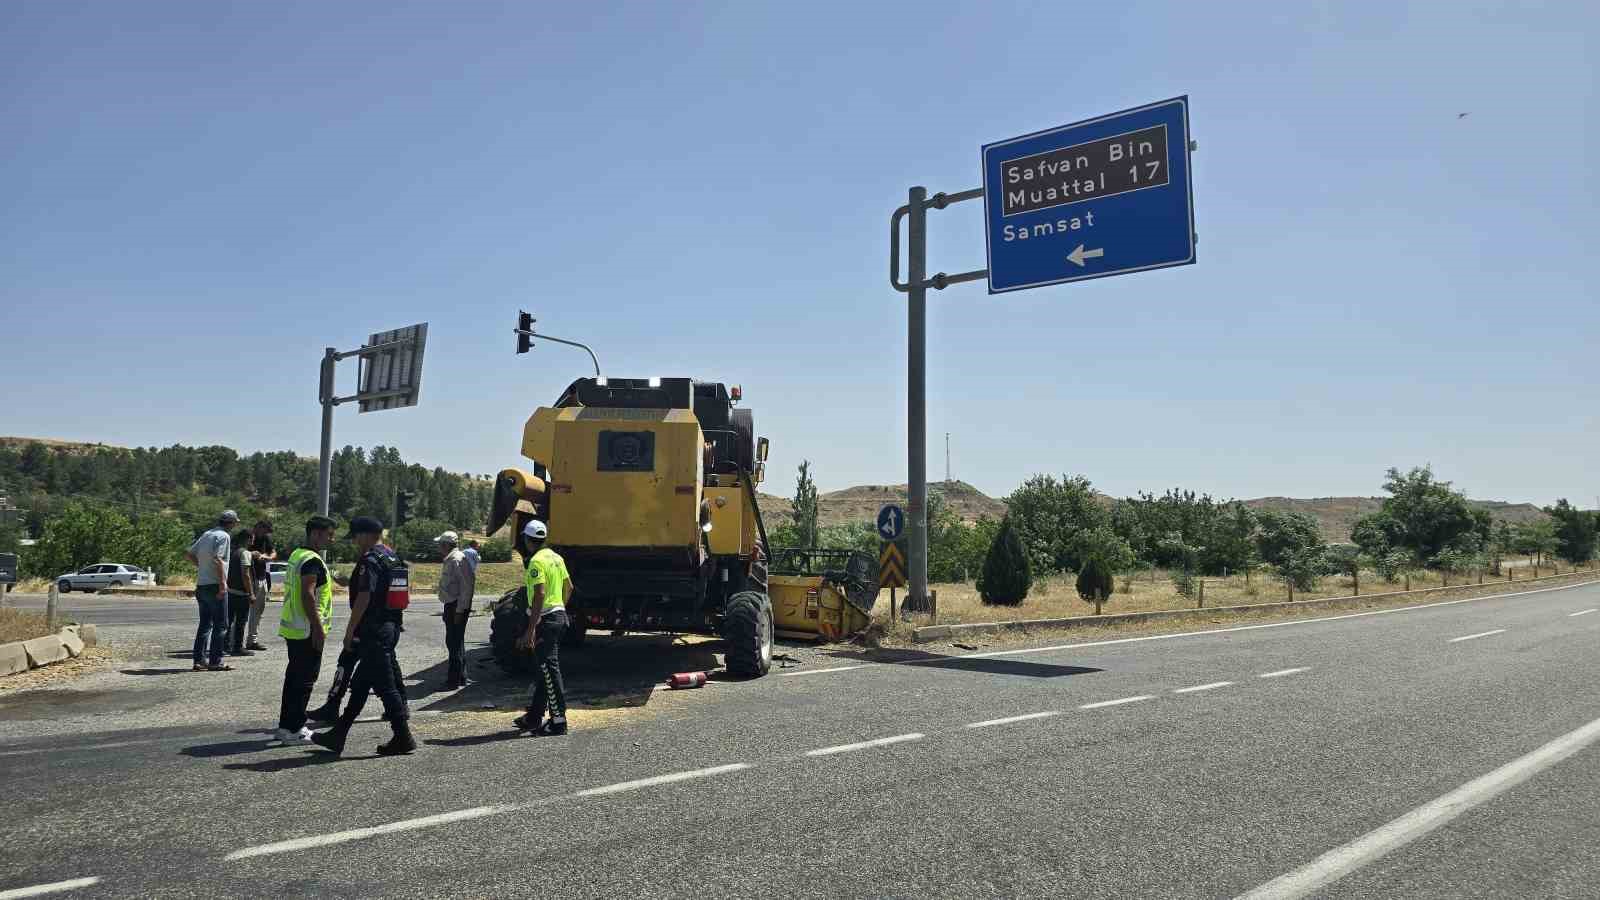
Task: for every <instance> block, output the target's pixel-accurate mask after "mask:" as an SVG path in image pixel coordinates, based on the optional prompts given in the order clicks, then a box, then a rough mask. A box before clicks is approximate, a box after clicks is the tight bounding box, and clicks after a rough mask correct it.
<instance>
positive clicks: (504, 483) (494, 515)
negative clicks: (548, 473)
mask: <svg viewBox="0 0 1600 900" xmlns="http://www.w3.org/2000/svg"><path fill="white" fill-rule="evenodd" d="M544 496H545V483H544V479H543V478H540V477H538V476H536V475H534V474H533V473H532V472H526V471H524V470H522V469H502V470H501V471H500V474H499V475H496V476H495V479H494V502H493V503H492V504H490V506H489V529H488V530H487V531H485V532H484V533H485V534H494V533H495V532H496V531H499V530H500V527H501V526H502V525H504V524H506V521H507V520H508V519H510V518H511V514H512V513H514V512H516V511H517V501H519V500H526V501H528V502H529V503H532V504H535V505H537V504H538V503H539V501H541V500H543V499H544ZM513 537H514V536H513Z"/></svg>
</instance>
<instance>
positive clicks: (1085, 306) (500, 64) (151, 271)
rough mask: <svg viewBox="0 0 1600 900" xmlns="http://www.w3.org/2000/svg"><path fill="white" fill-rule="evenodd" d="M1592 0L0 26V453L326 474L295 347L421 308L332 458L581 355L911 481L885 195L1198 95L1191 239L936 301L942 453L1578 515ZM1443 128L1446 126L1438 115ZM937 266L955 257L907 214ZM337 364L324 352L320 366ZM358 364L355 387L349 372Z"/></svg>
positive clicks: (779, 455) (449, 432)
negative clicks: (1453, 496) (1121, 261)
mask: <svg viewBox="0 0 1600 900" xmlns="http://www.w3.org/2000/svg"><path fill="white" fill-rule="evenodd" d="M1597 18H1600V7H1597V6H1595V5H1594V4H1582V3H1576V2H1574V3H1551V4H1523V3H1508V4H1503V5H1501V4H1482V3H1453V4H1442V3H1432V2H1427V3H1410V4H1408V3H1397V2H1390V0H1386V2H1379V3H1353V2H1352V3H1342V2H1339V3H1335V2H1325V3H1319V4H1295V3H1268V2H1259V3H1236V4H1220V5H1219V4H1195V3H1139V2H1132V3H1120V4H1061V3H1033V4H1009V3H980V4H973V3H959V4H936V3H908V4H904V5H891V4H878V3H861V2H852V3H841V4H832V3H804V4H802V3H786V4H771V3H742V2H741V3H726V4H688V3H632V4H621V5H617V4H605V3H592V4H555V3H541V4H535V3H513V4H504V5H498V4H489V3H470V4H459V3H449V4H447V3H432V4H388V3H384V4H378V3H356V4H327V3H202V2H192V3H181V4H173V3H138V4H133V3H109V2H108V3H98V4H83V3H74V2H62V0H48V2H8V3H5V4H3V5H0V121H3V122H4V139H3V140H0V304H3V308H4V310H5V317H4V322H5V325H4V336H3V349H4V357H3V360H0V380H3V384H4V385H5V388H6V389H5V391H4V397H5V400H4V403H3V411H0V433H7V434H22V435H35V436H50V437H59V438H70V439H88V440H102V441H106V442H109V443H120V444H134V445H150V444H157V445H162V444H169V443H174V442H182V443H186V444H204V443H222V444H228V445H232V446H236V447H239V448H242V449H246V450H255V449H274V448H292V449H295V450H298V451H300V452H303V453H307V454H314V453H315V451H316V445H317V433H318V421H319V420H318V411H317V407H316V405H315V390H316V367H317V360H318V359H319V357H320V355H321V351H322V348H323V347H324V346H327V345H330V344H331V345H337V346H339V347H341V348H347V347H351V346H355V345H357V344H359V343H360V341H361V339H362V338H363V337H364V336H365V335H366V334H367V332H369V331H371V330H375V329H379V328H390V327H398V326H401V325H406V324H410V323H413V322H418V321H427V322H429V323H430V346H429V350H428V360H427V364H426V369H425V374H424V384H423V394H422V405H421V406H420V407H418V408H416V409H412V410H405V411H399V412H386V413H381V414H373V415H364V416H358V415H357V414H356V413H355V411H354V410H353V409H352V408H349V407H343V408H341V409H340V410H339V414H338V416H337V421H336V425H335V441H336V443H337V444H340V445H342V444H346V443H355V444H363V445H368V446H370V445H373V444H378V443H384V444H392V445H396V446H398V447H399V448H400V449H401V450H402V452H403V453H404V454H405V455H406V457H407V458H415V459H418V460H421V461H423V462H424V463H426V464H429V465H436V464H437V465H444V466H447V467H449V468H452V469H456V470H461V471H470V472H487V471H494V470H497V469H499V468H500V467H502V466H504V465H508V464H513V463H516V462H518V456H517V446H518V442H519V435H520V429H521V424H522V422H523V420H524V419H525V417H526V416H527V414H528V413H529V412H530V411H531V410H532V408H533V407H535V406H537V405H539V404H541V403H547V402H549V401H551V400H552V399H553V398H554V396H555V394H556V393H557V392H558V391H559V390H560V388H561V387H563V386H564V385H565V384H566V383H567V382H569V381H570V380H571V379H572V378H574V377H577V376H580V375H582V374H584V372H585V368H586V366H587V359H586V358H585V357H583V356H582V354H580V353H578V352H577V351H572V350H568V349H564V348H560V347H554V346H542V347H540V348H538V349H537V350H536V351H535V352H534V353H532V354H530V355H527V356H516V355H514V354H513V352H512V349H513V338H512V336H511V334H510V328H511V327H512V324H513V322H514V319H515V315H516V311H517V309H518V307H525V308H527V309H529V310H531V311H533V312H534V313H535V314H536V315H537V316H538V317H539V321H540V326H541V327H542V328H544V329H546V330H549V331H550V332H551V333H552V334H557V335H565V336H572V337H576V338H579V339H584V340H588V341H591V342H593V343H594V344H595V345H596V346H597V349H598V350H599V352H600V356H601V362H602V364H603V365H604V367H605V368H606V369H607V370H608V373H609V374H613V375H619V376H621V375H638V376H644V375H657V374H659V375H692V376H696V377H701V378H708V379H719V380H726V381H729V382H738V383H742V384H743V386H744V388H745V396H746V401H747V403H748V405H750V406H752V407H753V408H754V409H755V410H756V423H757V427H758V430H759V431H761V432H763V433H765V434H767V435H769V436H770V437H771V438H772V440H773V445H774V449H773V457H772V475H773V477H772V480H771V482H770V483H769V488H771V489H773V490H775V491H776V492H778V493H787V492H788V490H789V489H790V486H791V484H792V472H793V467H794V466H795V465H796V464H798V463H799V461H800V460H801V459H802V458H806V459H810V460H812V461H813V463H814V465H815V468H816V472H817V477H818V480H819V483H820V485H821V486H822V487H823V488H824V489H832V488H838V487H843V486H846V485H849V484H854V483H862V482H876V483H883V482H899V481H904V479H905V389H904V383H903V378H904V365H905V315H904V306H903V302H902V296H901V295H900V294H897V293H895V292H894V291H892V290H891V289H890V288H889V287H888V285H887V283H886V268H887V264H886V254H887V246H886V245H887V230H888V229H887V227H886V226H887V222H888V217H889V214H890V212H891V211H892V210H893V209H894V208H895V207H896V206H898V205H900V204H901V203H903V202H905V191H906V188H907V187H908V186H910V185H913V184H923V185H926V186H928V187H929V189H930V190H935V191H937V190H948V191H956V190H962V189H965V188H969V187H973V186H976V185H977V184H978V182H979V179H980V172H979V165H978V162H979V155H978V148H979V146H980V145H981V144H983V143H985V142H989V141H995V140H1000V139H1003V138H1007V137H1011V136H1014V135H1018V134H1022V133H1025V132H1029V131H1034V130H1038V129H1042V128H1048V127H1052V126H1055V125H1059V124H1063V123H1066V122H1071V121H1076V120H1078V119H1083V118H1088V117H1091V116H1094V115H1098V114H1101V113H1105V112H1110V111H1113V110H1117V109H1121V108H1124V107H1129V106H1134V105H1138V104H1142V103H1146V102H1149V101H1152V100H1157V99H1163V98H1167V97H1171V96H1174V95H1178V94H1188V95H1189V96H1190V98H1191V104H1192V106H1191V121H1192V125H1193V130H1194V136H1195V138H1196V139H1197V140H1198V141H1199V145H1200V149H1199V151H1198V152H1197V153H1196V154H1195V157H1194V170H1195V179H1196V183H1195V189H1194V194H1195V201H1196V206H1197V213H1196V219H1197V230H1198V232H1199V234H1200V244H1199V263H1198V265H1194V266H1188V267H1182V268H1176V269H1169V270H1165V271H1160V272H1152V273H1142V274H1136V275H1129V276H1126V277H1121V278H1110V279H1102V280H1098V281H1092V282H1086V283H1080V284H1076V285H1064V286H1060V287H1054V288H1045V289H1041V290H1036V291H1028V292H1021V293H1015V294H1007V295H1002V296H997V297H990V296H989V295H988V294H987V293H986V292H985V291H984V289H983V287H982V285H981V284H973V285H963V286H959V287H956V288H952V289H950V290H947V291H945V292H944V293H943V294H938V293H935V294H933V295H931V298H930V300H931V302H930V309H931V314H930V332H929V334H930V338H929V341H930V343H929V354H930V380H929V386H928V388H929V398H930V399H929V416H930V419H929V436H930V440H929V445H930V446H929V471H930V474H932V475H934V476H935V477H942V475H943V470H944V459H943V455H944V454H943V450H944V448H943V436H944V433H945V432H946V431H949V432H951V433H952V439H951V443H952V450H953V456H954V466H955V474H956V476H957V477H959V478H963V479H965V480H967V481H970V482H972V483H974V484H976V485H977V486H978V487H980V488H982V489H984V490H986V491H988V492H990V493H993V494H1003V493H1005V492H1006V491H1008V490H1010V489H1011V488H1012V487H1014V486H1015V485H1016V484H1017V483H1018V482H1019V481H1021V480H1022V479H1023V478H1025V477H1026V476H1028V475H1029V474H1030V473H1033V472H1039V471H1051V472H1071V473H1083V474H1085V475H1087V476H1089V477H1090V478H1091V479H1092V480H1093V481H1094V482H1095V483H1096V485H1097V486H1098V487H1100V488H1101V489H1103V490H1106V491H1108V492H1111V493H1113V494H1119V495H1120V494H1127V493H1131V492H1133V491H1136V490H1139V489H1142V488H1148V489H1151V490H1156V491H1159V490H1161V489H1162V488H1164V487H1167V486H1171V485H1182V486H1186V487H1191V488H1194V489H1197V490H1204V491H1210V492H1212V493H1213V494H1217V495H1221V496H1238V497H1253V496H1258V495H1264V494H1285V495H1298V496H1322V495H1337V494H1372V493H1376V492H1378V490H1379V488H1380V485H1381V481H1382V473H1383V470H1384V468H1386V467H1387V466H1390V465H1398V466H1409V465H1414V464H1422V463H1428V462H1431V463H1432V464H1433V465H1434V467H1435V469H1436V471H1437V472H1438V473H1439V475H1440V476H1441V477H1443V478H1447V479H1453V480H1454V481H1455V482H1456V483H1457V484H1458V485H1459V486H1460V487H1462V488H1464V489H1465V490H1467V491H1468V492H1469V493H1470V494H1472V495H1474V496H1479V497H1496V498H1506V499H1512V500H1532V501H1537V502H1550V501H1552V500H1553V499H1554V498H1555V497H1557V496H1562V495H1565V496H1570V497H1572V498H1573V499H1574V500H1580V499H1581V500H1583V501H1584V502H1585V504H1586V505H1587V504H1588V503H1592V502H1593V498H1594V496H1595V495H1596V494H1600V474H1597V472H1596V469H1595V466H1594V459H1595V455H1594V454H1595V448H1596V447H1597V446H1600V414H1597V412H1596V410H1597V405H1596V402H1595V401H1596V385H1597V380H1600V379H1597V376H1596V372H1597V368H1596V367H1597V363H1600V353H1596V349H1595V348H1596V347H1597V346H1600V303H1597V302H1596V301H1597V297H1596V289H1595V287H1594V285H1595V283H1596V280H1595V277H1594V274H1593V268H1592V265H1593V264H1592V262H1591V251H1590V248H1589V245H1590V243H1591V242H1592V241H1593V239H1594V235H1595V233H1596V231H1597V226H1600V221H1597V197H1600V190H1597V188H1600V185H1597V183H1596V178H1595V174H1594V164H1593V162H1592V160H1593V159H1594V158H1595V156H1596V153H1597V151H1600V142H1597V140H1596V131H1597V127H1600V126H1597V124H1596V123H1597V121H1600V118H1597V116H1596V112H1597V110H1596V108H1595V90H1596V83H1597V81H1600V79H1597V78H1596V72H1595V67H1594V64H1593V55H1594V52H1595V49H1596V35H1597V30H1600V29H1597V27H1596V26H1597ZM1460 112H1470V115H1469V116H1467V117H1466V118H1464V119H1458V118H1457V113H1460ZM934 216H935V221H934V223H933V224H932V226H931V232H930V248H931V259H930V264H931V266H932V268H933V270H938V269H944V270H947V271H951V272H955V271H961V270H964V269H971V268H980V267H982V265H983V237H982V230H981V210H980V209H979V208H978V204H965V205H963V206H961V207H955V208H952V209H950V210H947V211H945V212H942V213H935V214H934ZM347 365H348V364H347ZM353 377H354V372H353V366H350V371H348V372H347V373H346V374H345V375H344V378H345V384H346V385H349V384H350V383H351V382H352V380H353Z"/></svg>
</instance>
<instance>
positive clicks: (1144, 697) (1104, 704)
mask: <svg viewBox="0 0 1600 900" xmlns="http://www.w3.org/2000/svg"><path fill="white" fill-rule="evenodd" d="M1153 699H1155V698H1154V697H1152V696H1151V695H1150V694H1140V695H1139V696H1137V697H1123V698H1122V699H1120V700H1101V701H1100V702H1099V703H1085V704H1083V705H1082V706H1080V707H1078V708H1079V709H1101V708H1103V707H1107V706H1121V705H1122V704H1124V703H1138V702H1139V701H1140V700H1153Z"/></svg>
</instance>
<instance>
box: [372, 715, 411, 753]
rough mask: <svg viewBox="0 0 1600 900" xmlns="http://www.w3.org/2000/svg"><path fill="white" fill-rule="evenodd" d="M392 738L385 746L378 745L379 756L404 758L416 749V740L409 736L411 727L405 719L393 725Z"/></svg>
mask: <svg viewBox="0 0 1600 900" xmlns="http://www.w3.org/2000/svg"><path fill="white" fill-rule="evenodd" d="M393 728H394V737H392V738H390V739H389V743H387V744H379V745H378V755H379V756H404V755H406V754H407V753H411V752H413V751H414V750H416V749H417V740H416V738H414V737H412V736H411V725H410V723H409V722H407V721H406V720H405V719H401V720H400V721H398V722H395V723H393Z"/></svg>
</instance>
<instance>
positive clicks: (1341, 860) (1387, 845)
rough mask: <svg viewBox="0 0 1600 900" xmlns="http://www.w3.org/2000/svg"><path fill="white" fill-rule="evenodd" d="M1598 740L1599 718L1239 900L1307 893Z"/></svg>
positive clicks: (1280, 898) (1279, 898)
mask: <svg viewBox="0 0 1600 900" xmlns="http://www.w3.org/2000/svg"><path fill="white" fill-rule="evenodd" d="M1596 739H1600V719H1596V720H1595V721H1593V722H1590V723H1589V724H1587V725H1585V726H1583V727H1582V728H1579V729H1577V730H1576V731H1569V732H1567V733H1566V734H1564V735H1562V736H1561V737H1558V738H1556V739H1555V740H1553V741H1551V742H1550V743H1548V744H1545V745H1544V746H1543V747H1540V748H1539V749H1537V750H1535V751H1533V752H1532V753H1529V754H1528V755H1526V756H1523V757H1519V758H1517V759H1514V760H1512V761H1511V762H1509V763H1506V764H1505V765H1503V766H1501V767H1500V768H1498V769H1495V770H1494V771H1493V772H1490V773H1489V774H1487V775H1484V776H1483V777H1481V778H1477V779H1475V780H1473V781H1469V782H1467V783H1466V784H1464V785H1462V786H1461V787H1458V788H1456V789H1455V790H1453V791H1451V792H1450V793H1448V794H1445V795H1444V796H1443V797H1440V798H1439V799H1437V800H1434V801H1432V802H1430V803H1427V804H1424V805H1422V806H1419V807H1417V808H1416V809H1413V810H1412V811H1411V812H1408V813H1406V814H1405V815H1403V816H1401V817H1400V818H1398V819H1395V820H1394V821H1392V822H1390V823H1388V824H1387V825H1383V826H1381V827H1379V828H1377V829H1375V830H1373V831H1369V832H1367V833H1366V834H1364V835H1362V836H1361V837H1358V838H1356V839H1355V840H1353V841H1351V842H1350V843H1348V844H1345V845H1344V846H1342V847H1335V848H1334V849H1332V850H1329V851H1328V852H1327V853H1324V854H1322V855H1321V856H1319V857H1317V858H1316V859H1314V860H1312V861H1311V862H1309V863H1306V864H1305V865H1303V866H1301V867H1300V868H1298V869H1295V870H1294V871H1292V872H1288V873H1286V874H1284V875H1280V876H1278V877H1277V878H1274V879H1273V880H1271V881H1269V882H1267V883H1266V884H1263V885H1261V886H1260V887H1258V888H1256V889H1255V890H1252V891H1250V892H1249V893H1247V894H1241V895H1240V896H1239V898H1237V900H1291V898H1297V897H1304V896H1306V895H1308V894H1311V893H1313V892H1314V891H1317V890H1318V889H1320V888H1322V887H1324V886H1326V885H1329V884H1332V883H1333V882H1335V881H1338V880H1339V879H1341V878H1343V877H1344V876H1346V875H1349V874H1350V873H1351V872H1354V871H1357V870H1358V869H1361V868H1362V867H1363V866H1366V865H1367V864H1368V863H1370V862H1372V861H1374V860H1376V859H1378V858H1379V857H1381V856H1383V855H1384V854H1387V853H1389V852H1391V851H1393V850H1396V849H1398V848H1400V847H1403V846H1405V845H1406V844H1408V843H1410V842H1412V841H1414V840H1416V839H1417V838H1419V837H1422V836H1423V835H1425V834H1427V833H1429V832H1430V831H1433V830H1435V829H1437V828H1439V827H1440V826H1442V825H1445V824H1446V823H1448V822H1449V821H1450V820H1452V819H1454V818H1456V817H1457V816H1459V815H1461V814H1462V813H1464V812H1466V811H1468V810H1470V809H1472V808H1473V807H1475V806H1478V805H1480V804H1482V803H1485V802H1487V801H1489V800H1492V799H1494V798H1495V797H1497V796H1499V795H1500V794H1502V793H1505V792H1506V791H1508V790H1510V789H1511V788H1514V787H1516V786H1517V785H1519V784H1521V783H1522V782H1524V781H1527V780H1528V779H1529V778H1532V777H1533V776H1535V775H1537V774H1539V773H1540V772H1542V771H1544V770H1545V769H1548V768H1550V767H1551V766H1553V765H1555V764H1556V763H1559V762H1561V761H1562V760H1564V759H1566V758H1567V757H1569V756H1571V755H1573V754H1574V753H1577V752H1578V751H1579V750H1582V749H1583V748H1585V747H1587V746H1589V745H1590V744H1592V743H1594V742H1595V740H1596Z"/></svg>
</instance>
